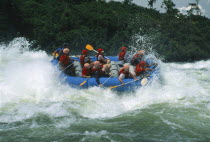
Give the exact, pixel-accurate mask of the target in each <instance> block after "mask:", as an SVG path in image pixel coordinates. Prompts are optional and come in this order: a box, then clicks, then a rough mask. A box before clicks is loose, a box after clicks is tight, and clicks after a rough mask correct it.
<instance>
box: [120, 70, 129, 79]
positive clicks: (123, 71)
mask: <svg viewBox="0 0 210 142" xmlns="http://www.w3.org/2000/svg"><path fill="white" fill-rule="evenodd" d="M121 73H123V74H124V75H125V77H126V78H128V77H129V75H130V73H129V71H125V70H124V69H123V68H122V69H121V70H120V72H119V75H120V74H121Z"/></svg>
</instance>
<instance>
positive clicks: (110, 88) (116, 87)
mask: <svg viewBox="0 0 210 142" xmlns="http://www.w3.org/2000/svg"><path fill="white" fill-rule="evenodd" d="M117 87H119V86H112V87H109V89H113V88H117Z"/></svg>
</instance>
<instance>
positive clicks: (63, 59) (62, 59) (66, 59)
mask: <svg viewBox="0 0 210 142" xmlns="http://www.w3.org/2000/svg"><path fill="white" fill-rule="evenodd" d="M59 62H60V64H61V65H62V66H67V65H68V64H69V63H70V58H69V56H68V55H66V54H63V55H62V56H61V57H60V60H59Z"/></svg>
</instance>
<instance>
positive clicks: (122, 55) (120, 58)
mask: <svg viewBox="0 0 210 142" xmlns="http://www.w3.org/2000/svg"><path fill="white" fill-rule="evenodd" d="M125 54H126V51H121V52H120V53H119V56H118V59H119V61H122V60H124V59H125Z"/></svg>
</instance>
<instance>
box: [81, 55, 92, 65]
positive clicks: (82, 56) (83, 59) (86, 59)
mask: <svg viewBox="0 0 210 142" xmlns="http://www.w3.org/2000/svg"><path fill="white" fill-rule="evenodd" d="M90 62H91V61H90V59H89V58H88V57H87V55H84V54H83V55H81V56H80V64H81V65H82V66H84V64H85V63H90Z"/></svg>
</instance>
